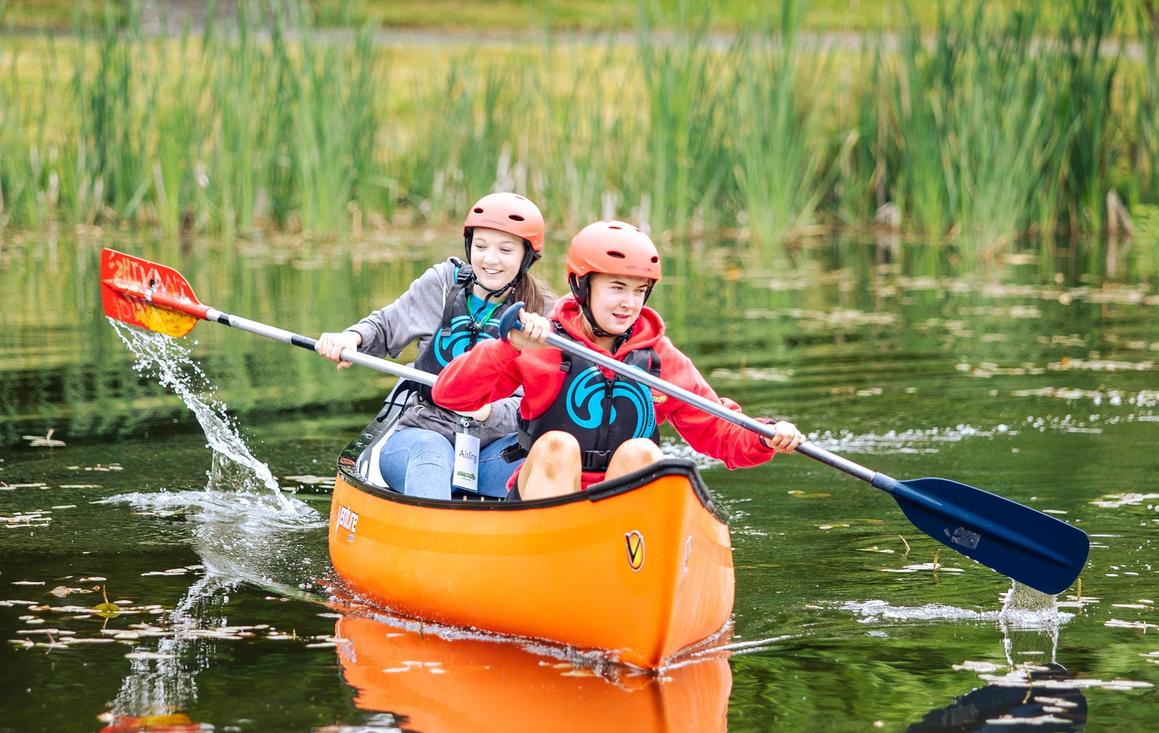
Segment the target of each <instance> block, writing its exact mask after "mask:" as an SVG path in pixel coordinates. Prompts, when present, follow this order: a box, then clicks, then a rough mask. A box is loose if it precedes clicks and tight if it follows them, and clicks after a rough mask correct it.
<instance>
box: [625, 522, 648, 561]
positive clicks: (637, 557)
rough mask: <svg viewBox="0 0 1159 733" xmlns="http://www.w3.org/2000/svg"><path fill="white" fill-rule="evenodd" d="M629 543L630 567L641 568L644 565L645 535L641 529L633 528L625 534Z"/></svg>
mask: <svg viewBox="0 0 1159 733" xmlns="http://www.w3.org/2000/svg"><path fill="white" fill-rule="evenodd" d="M624 541H625V542H626V543H627V545H628V567H630V568H632V569H633V570H639V569H640V568H642V567H643V566H644V535H642V534H640V531H639V530H636V529H634V530H632V531H631V532H628V533H627V534H625V535H624Z"/></svg>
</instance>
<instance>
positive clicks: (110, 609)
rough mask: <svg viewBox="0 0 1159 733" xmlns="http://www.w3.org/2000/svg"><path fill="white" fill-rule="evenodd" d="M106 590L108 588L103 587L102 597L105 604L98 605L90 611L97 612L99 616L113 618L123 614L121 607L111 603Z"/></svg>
mask: <svg viewBox="0 0 1159 733" xmlns="http://www.w3.org/2000/svg"><path fill="white" fill-rule="evenodd" d="M105 588H106V586H103V585H102V586H101V597H102V598H104V599H105V602H104V603H98V604H97V605H95V606H93V607H92V609H90V610H92V611H95V612H96V614H97V615H98V616H103V617H105V618H112V617H113V616H116V615H117V614H119V613H120V612H121V607H120V606H118V605H116V604H115V603H109V594H108V593H107V592H106V590H105Z"/></svg>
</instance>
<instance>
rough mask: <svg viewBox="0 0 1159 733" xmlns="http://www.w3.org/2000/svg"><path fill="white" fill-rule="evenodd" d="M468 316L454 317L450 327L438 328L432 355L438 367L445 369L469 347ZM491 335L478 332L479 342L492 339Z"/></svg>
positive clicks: (469, 320) (469, 323)
mask: <svg viewBox="0 0 1159 733" xmlns="http://www.w3.org/2000/svg"><path fill="white" fill-rule="evenodd" d="M470 325H471V317H470V316H455V317H454V318H452V319H451V327H450V328H449V329H448V328H440V329H439V331H438V333H436V334H435V343H434V354H435V359H436V360H438V362H439V366H441V367H445V366H446V365H448V364H450V363H451V360H452V359H454V358H455V357H456V356H458V355H460V354H463V353H466V351H467V350H468V349H469V348H470V347H471V329H470V328H468V327H469V326H470ZM493 338H495V337H494V336H493V335H491V334H489V333H487V332H486V331H479V340H480V341H481V340H483V339H493Z"/></svg>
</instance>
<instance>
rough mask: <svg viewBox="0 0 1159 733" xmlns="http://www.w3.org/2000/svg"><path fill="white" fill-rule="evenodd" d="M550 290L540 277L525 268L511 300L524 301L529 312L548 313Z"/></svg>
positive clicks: (513, 289)
mask: <svg viewBox="0 0 1159 733" xmlns="http://www.w3.org/2000/svg"><path fill="white" fill-rule="evenodd" d="M549 292H550V291H549V290H548V288H547V286H546V285H544V284H543V282H542V281H540V279H539V278H537V277H536V276H534V275H532V274H531V273H530V272H527V271H526V270H524V271H523V273H522V274H520V275H519V279H518V281H517V282H516V283H515V287H514V288H512V290H511V302H513V303H517V302H519V301H523V304H524V306H525V307H526V308H527V310H528V312H530V313H539V314H540V315H547V313H545V312H544V311H545V310H546V309H547V296H548V293H549Z"/></svg>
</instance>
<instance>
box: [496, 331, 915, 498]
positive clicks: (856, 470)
mask: <svg viewBox="0 0 1159 733" xmlns="http://www.w3.org/2000/svg"><path fill="white" fill-rule="evenodd" d="M512 310H515V309H512ZM515 327H516V328H519V326H515ZM547 343H548V344H549V345H551V346H554V347H555V348H557V349H559V350H560V351H566V352H568V353H571V354H577V355H579V356H582V357H584V358H585V359H590V360H591V361H593V362H595V363H596V364H599V365H600V366H602V367H606V368H607V369H610V370H611V371H613V372H616V373H617V374H620V375H622V376H626V377H631V378H632V379H633V380H635V381H637V382H640V383H641V384H646V385H648V386H649V387H652V388H653V389H656V390H659V391H660V392H663V393H664V394H666V395H669V396H671V397H675V398H676V399H678V400H680V401H681V402H684V403H685V404H688V405H692V406H693V407H695V408H697V409H699V410H704V411H705V412H707V413H708V414H710V415H713V416H715V417H719V418H720V419H721V420H728V421H729V422H730V423H733V424H735V425H740V426H741V427H742V428H747V429H748V430H751V431H753V432H754V433H757V434H759V435H764V436H766V437H769V438H771V437H773V436H775V435H776V434H777V431H776V429H775V428H774V427H773V426H772V425H769V424H767V423H763V422H761V421H759V420H754V419H753V418H751V417H749V416H748V415H745V414H743V413H740V412H737V411H736V410H730V409H728V408H727V407H725V406H724V405H722V404H720V403H719V402H713V401H712V400H709V399H706V398H704V397H702V396H700V395H698V394H696V393H695V392H690V391H689V390H687V389H684V388H683V387H680V386H678V385H675V384H672V383H671V382H666V381H664V380H663V379H660V378H659V377H656V376H653V375H652V374H650V373H649V372H646V371H644V370H643V369H636V368H634V367H631V366H628V365H626V364H624V363H623V362H621V361H617V360H615V359H613V358H612V357H610V356H608V355H606V354H601V353H600V352H598V351H595V350H594V349H589V348H588V347H586V346H584V345H583V344H579V343H576V342H575V341H572V340H571V339H568V338H564V337H563V336H560V335H559V334H557V333H549V334H548V335H547ZM797 452H798V453H801V454H803V455H806V456H808V457H810V458H812V459H814V460H817V461H820V462H821V463H824V464H826V465H828V466H832V467H833V468H836V469H837V470H839V471H844V472H845V473H847V474H849V475H850V476H853V477H854V478H859V479H861V480H862V481H865V482H866V483H869V484H871V485H872V486H874V487H875V488H878V489H881V490H882V491H884V492H886V493H893V492H892V490H891V489H892V488H893V485H895V484H897V483H898V481H897V480H896V479H892V478H890V477H889V476H886V475H885V474H881V473H877V472H876V471H873V470H872V469H869V468H866V467H865V466H862V465H860V464H857V463H854V462H853V461H851V460H849V459H848V458H842V457H841V456H839V455H837V454H835V453H831V452H829V451H827V450H825V449H824V448H822V447H820V446H816V445H813V444H812V443H802V444H801V445H799V446H797Z"/></svg>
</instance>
